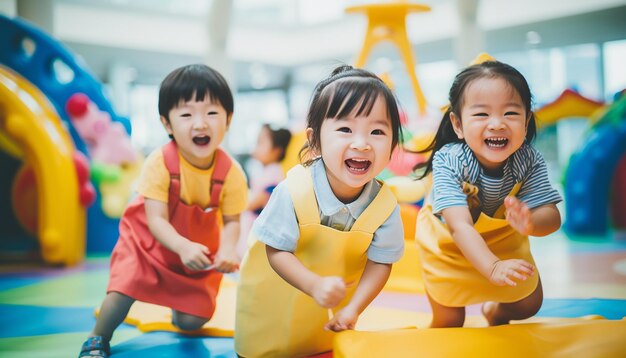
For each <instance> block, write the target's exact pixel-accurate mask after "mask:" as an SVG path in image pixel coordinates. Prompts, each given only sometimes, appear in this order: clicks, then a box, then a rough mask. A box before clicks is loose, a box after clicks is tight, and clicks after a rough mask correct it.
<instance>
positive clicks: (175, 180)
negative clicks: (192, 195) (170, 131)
mask: <svg viewBox="0 0 626 358" xmlns="http://www.w3.org/2000/svg"><path fill="white" fill-rule="evenodd" d="M161 151H162V152H163V161H164V162H165V167H166V168H167V171H168V172H169V173H170V189H169V194H168V198H167V204H168V205H167V206H168V209H169V214H170V217H171V216H172V214H173V212H174V209H175V208H176V205H178V201H179V198H180V160H179V158H178V147H177V146H176V142H174V141H170V142H169V143H167V144H166V145H164V146H163V148H162V149H161Z"/></svg>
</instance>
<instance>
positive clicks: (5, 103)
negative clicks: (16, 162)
mask: <svg viewBox="0 0 626 358" xmlns="http://www.w3.org/2000/svg"><path fill="white" fill-rule="evenodd" d="M0 134H1V135H0V137H1V138H2V141H0V149H2V150H4V151H7V152H8V153H9V154H11V155H19V156H21V159H22V161H23V162H24V163H28V164H29V165H30V166H31V167H32V168H33V170H34V172H35V178H36V182H37V193H38V194H37V204H38V218H39V223H38V233H37V234H38V235H37V236H38V239H39V242H40V245H41V254H42V257H43V259H44V260H45V261H46V262H48V263H51V264H64V265H72V264H75V263H77V262H78V261H80V260H81V259H82V258H83V255H84V251H85V209H84V208H83V207H82V206H81V204H80V202H79V196H78V194H79V191H78V179H77V176H76V169H75V166H74V161H73V152H74V150H75V149H74V145H73V142H72V140H71V138H70V136H69V135H68V133H67V132H66V130H65V129H64V127H63V124H62V122H61V120H60V119H59V117H58V115H57V113H56V111H55V110H54V108H53V107H52V105H51V104H50V102H48V99H47V98H46V97H45V96H44V95H43V94H42V93H41V92H40V91H39V90H38V89H37V88H36V87H35V86H33V85H32V84H31V83H30V82H28V81H27V80H25V79H24V78H22V77H20V76H18V75H16V74H15V73H13V72H12V71H11V70H9V69H7V68H5V67H3V66H0Z"/></svg>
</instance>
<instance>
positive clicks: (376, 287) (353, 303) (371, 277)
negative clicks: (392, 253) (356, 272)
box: [324, 260, 391, 332]
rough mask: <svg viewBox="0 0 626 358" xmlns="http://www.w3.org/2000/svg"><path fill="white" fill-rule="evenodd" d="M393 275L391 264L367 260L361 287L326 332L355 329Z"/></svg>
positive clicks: (360, 283)
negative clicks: (360, 318)
mask: <svg viewBox="0 0 626 358" xmlns="http://www.w3.org/2000/svg"><path fill="white" fill-rule="evenodd" d="M390 273H391V264H382V263H377V262H374V261H370V260H367V264H365V270H364V271H363V275H361V280H359V285H358V286H357V288H356V290H355V291H354V296H352V299H351V300H350V303H348V304H347V305H346V306H345V307H344V308H342V309H341V310H340V311H339V312H337V314H336V315H335V316H334V317H333V318H332V319H331V320H330V321H328V323H326V325H325V326H324V329H325V330H331V331H335V332H339V331H343V330H346V329H354V326H355V325H356V321H357V319H358V318H359V315H360V314H361V313H362V312H363V311H364V310H365V308H367V306H369V304H370V303H371V302H372V300H373V299H374V298H376V296H377V295H378V293H380V290H382V289H383V286H385V283H386V282H387V279H388V278H389V274H390Z"/></svg>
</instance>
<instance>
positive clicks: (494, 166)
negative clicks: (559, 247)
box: [416, 61, 561, 327]
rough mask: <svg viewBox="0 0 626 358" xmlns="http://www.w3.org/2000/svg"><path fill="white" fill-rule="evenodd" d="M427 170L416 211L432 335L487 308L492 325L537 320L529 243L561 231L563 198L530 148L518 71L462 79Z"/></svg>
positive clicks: (489, 69) (530, 123)
mask: <svg viewBox="0 0 626 358" xmlns="http://www.w3.org/2000/svg"><path fill="white" fill-rule="evenodd" d="M449 100H450V107H449V109H448V110H447V112H446V113H445V115H444V117H443V119H442V120H441V123H440V126H439V129H438V131H437V134H436V136H435V139H434V141H433V142H432V143H431V145H430V147H429V148H427V149H426V151H430V150H432V155H431V157H430V159H429V160H428V162H426V163H424V164H422V165H418V167H425V168H426V171H425V172H424V173H423V176H426V175H427V174H428V173H430V172H431V171H432V175H433V189H432V207H431V206H430V205H429V206H425V207H424V208H422V209H421V210H420V213H419V215H418V219H417V227H416V240H417V242H418V246H419V248H420V251H421V261H422V262H421V263H422V265H423V270H424V281H425V286H426V291H427V295H428V299H429V301H430V304H431V307H432V310H433V320H432V323H431V327H461V326H463V323H464V320H465V306H467V305H470V304H475V303H481V302H486V303H485V304H484V305H483V314H484V315H485V317H486V318H487V321H488V323H489V325H500V324H505V323H508V322H509V321H510V320H520V319H525V318H528V317H531V316H533V315H534V314H535V313H536V312H537V311H538V310H539V308H540V307H541V303H542V301H543V293H542V292H543V291H542V288H541V280H540V279H539V274H538V272H537V271H536V268H535V264H534V261H533V258H532V255H531V253H530V247H529V242H528V235H533V236H545V235H548V234H550V233H552V232H554V231H556V230H558V229H559V227H560V225H561V218H560V215H559V210H558V209H557V207H556V205H555V204H556V203H558V202H559V201H561V197H560V195H559V193H558V192H557V191H556V190H555V189H553V188H552V186H551V185H550V182H549V180H548V173H547V169H546V164H545V162H544V159H543V157H542V156H541V154H540V153H539V152H538V151H537V150H536V149H535V148H533V147H532V146H531V145H530V143H531V141H532V139H533V138H534V136H535V131H536V129H535V128H536V127H535V117H534V115H533V112H532V110H531V101H532V96H531V93H530V89H529V87H528V83H527V82H526V79H524V77H523V76H522V74H521V73H519V72H518V71H517V70H516V69H514V68H513V67H511V66H509V65H506V64H503V63H500V62H495V61H494V62H484V63H481V64H478V65H474V66H471V67H468V68H466V69H465V70H463V71H462V72H461V73H459V74H458V75H457V76H456V78H455V80H454V83H453V84H452V88H451V89H450V94H449Z"/></svg>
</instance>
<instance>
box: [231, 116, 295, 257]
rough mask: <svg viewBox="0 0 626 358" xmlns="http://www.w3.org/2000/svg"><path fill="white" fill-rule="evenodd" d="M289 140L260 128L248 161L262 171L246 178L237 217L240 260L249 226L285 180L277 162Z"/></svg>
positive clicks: (279, 132)
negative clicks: (243, 201)
mask: <svg viewBox="0 0 626 358" xmlns="http://www.w3.org/2000/svg"><path fill="white" fill-rule="evenodd" d="M290 140H291V132H289V130H288V129H284V128H277V129H273V128H272V127H270V125H269V124H264V125H263V126H262V127H261V131H260V132H259V138H258V140H257V143H256V147H255V148H254V151H253V152H252V158H254V159H255V160H256V161H258V162H259V163H260V164H261V167H262V168H261V170H259V171H258V172H257V173H255V174H254V175H251V176H250V192H249V195H248V207H247V208H246V211H245V212H244V213H243V214H242V216H241V235H240V239H239V247H238V250H237V251H238V252H239V254H240V256H243V254H244V253H245V250H246V243H247V239H248V234H249V231H250V227H251V226H252V223H253V222H254V220H255V219H256V218H257V216H258V215H259V214H260V213H261V210H263V208H264V207H265V205H266V204H267V201H268V200H269V198H270V194H271V193H272V191H273V190H274V188H275V187H276V185H278V183H280V182H281V181H282V180H283V179H284V178H285V174H284V172H283V168H282V167H281V165H280V162H281V161H282V160H283V159H284V158H285V153H286V151H287V146H288V145H289V141H290Z"/></svg>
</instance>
